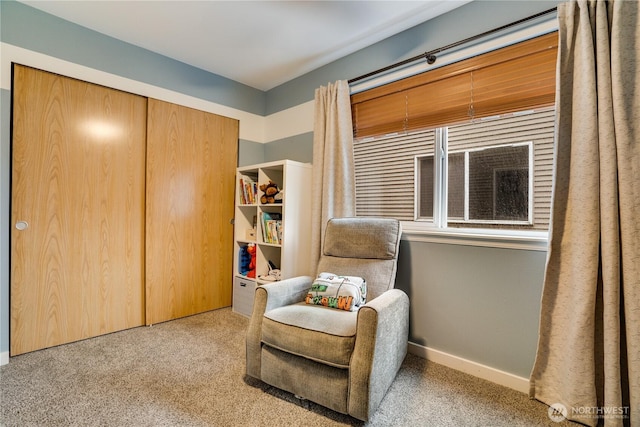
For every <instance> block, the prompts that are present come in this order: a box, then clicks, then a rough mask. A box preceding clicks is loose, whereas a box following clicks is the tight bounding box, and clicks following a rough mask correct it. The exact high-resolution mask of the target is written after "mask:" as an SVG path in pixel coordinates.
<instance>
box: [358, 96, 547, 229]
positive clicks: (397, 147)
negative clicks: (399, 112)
mask: <svg viewBox="0 0 640 427" xmlns="http://www.w3.org/2000/svg"><path fill="white" fill-rule="evenodd" d="M554 122H555V110H554V109H553V108H546V109H540V110H536V111H527V112H520V113H517V114H509V115H504V116H500V117H492V118H490V119H485V120H478V121H474V122H471V123H464V124H459V125H454V126H448V127H443V128H437V129H430V130H426V131H418V132H413V133H410V134H406V135H392V136H383V137H378V138H362V139H357V140H355V141H354V157H355V164H356V208H357V214H358V215H359V216H387V217H394V218H398V219H400V220H404V221H414V220H415V221H420V222H425V223H429V224H433V225H436V226H441V227H465V228H466V227H483V228H508V229H524V230H547V228H548V225H549V217H550V207H551V179H552V169H553V140H554V139H553V138H554ZM438 147H443V149H439V148H438ZM436 159H442V161H443V162H442V164H443V165H444V164H446V166H445V167H442V168H439V167H438V163H437V162H436ZM444 176H446V179H444V178H440V177H444ZM445 195H446V196H445ZM438 212H444V213H443V214H441V216H440V217H438Z"/></svg>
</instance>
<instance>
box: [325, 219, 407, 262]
mask: <svg viewBox="0 0 640 427" xmlns="http://www.w3.org/2000/svg"><path fill="white" fill-rule="evenodd" d="M399 228H400V223H399V222H398V221H396V220H393V219H384V218H334V219H332V220H330V221H329V222H328V223H327V229H326V230H325V240H324V248H323V254H324V255H327V256H335V257H341V258H370V259H393V258H395V257H396V252H397V249H398V241H399V239H400V230H399Z"/></svg>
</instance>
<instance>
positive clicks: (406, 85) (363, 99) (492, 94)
mask: <svg viewBox="0 0 640 427" xmlns="http://www.w3.org/2000/svg"><path fill="white" fill-rule="evenodd" d="M557 49H558V35H557V32H553V33H550V34H546V35H543V36H540V37H536V38H534V39H531V40H527V41H524V42H521V43H518V44H515V45H512V46H507V47H505V48H502V49H498V50H495V51H492V52H489V53H485V54H483V55H479V56H476V57H473V58H469V59H466V60H463V61H459V62H456V63H454V64H450V65H446V66H443V67H440V68H437V69H435V70H431V71H428V72H425V73H422V74H418V75H416V76H412V77H408V78H406V79H403V80H400V81H397V82H393V83H389V84H387V85H384V86H380V87H377V88H373V89H370V90H367V91H364V92H360V93H357V94H354V95H352V96H351V111H352V115H353V125H354V136H355V137H356V138H361V137H367V136H379V135H385V134H389V133H393V132H408V131H414V130H420V129H426V128H430V127H436V126H443V125H449V124H453V123H460V122H464V121H467V120H470V119H474V118H482V117H488V116H493V115H498V114H503V113H507V112H513V111H519V110H526V109H535V108H540V107H546V106H552V105H553V104H554V102H555V76H556V56H557Z"/></svg>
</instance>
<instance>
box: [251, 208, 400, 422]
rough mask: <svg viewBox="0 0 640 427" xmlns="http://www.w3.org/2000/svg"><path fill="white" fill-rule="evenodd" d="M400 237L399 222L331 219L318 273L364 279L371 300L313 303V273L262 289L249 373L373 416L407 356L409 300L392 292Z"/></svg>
mask: <svg viewBox="0 0 640 427" xmlns="http://www.w3.org/2000/svg"><path fill="white" fill-rule="evenodd" d="M400 236H401V227H400V222H399V221H397V220H393V219H382V218H364V217H363V218H340V219H332V220H330V221H329V222H328V224H327V227H326V232H325V240H324V247H323V250H322V255H321V258H320V260H319V264H318V274H319V273H321V272H329V273H334V274H337V275H345V276H359V277H364V278H365V279H366V282H367V302H366V304H365V305H363V306H361V307H360V309H359V310H358V311H344V310H338V309H335V308H328V307H323V306H318V305H310V304H306V303H305V297H306V296H307V293H308V292H309V290H310V288H311V284H312V281H313V279H314V278H313V277H308V276H305V277H296V278H291V279H286V280H282V281H280V282H275V283H270V284H267V285H264V286H258V287H257V289H256V293H255V300H254V305H253V314H252V316H251V320H250V323H249V328H248V331H247V338H246V358H247V360H246V369H247V375H249V376H251V377H254V378H257V379H260V380H262V381H264V382H265V383H267V384H270V385H272V386H274V387H277V388H280V389H283V390H286V391H288V392H291V393H293V394H295V395H297V396H298V397H302V398H304V399H308V400H310V401H313V402H316V403H318V404H320V405H322V406H325V407H328V408H330V409H333V410H334V411H337V412H341V413H344V414H349V415H351V416H353V417H355V418H358V419H360V420H363V421H366V420H368V419H369V417H370V416H371V415H373V413H374V412H375V410H376V409H377V407H378V405H379V404H380V402H381V401H382V399H383V397H384V396H385V394H386V392H387V390H388V388H389V386H390V385H391V383H392V382H393V380H394V378H395V376H396V374H397V372H398V370H399V369H400V365H401V364H402V361H403V360H404V358H405V356H406V353H407V340H408V332H409V298H408V297H407V295H406V294H405V293H404V292H402V291H401V290H399V289H393V287H394V282H395V276H396V268H397V257H398V248H399V244H400ZM316 277H317V275H316Z"/></svg>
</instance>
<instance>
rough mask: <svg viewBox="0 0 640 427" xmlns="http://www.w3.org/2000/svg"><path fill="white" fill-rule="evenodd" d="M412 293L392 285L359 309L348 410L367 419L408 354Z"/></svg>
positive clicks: (362, 418)
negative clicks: (408, 295)
mask: <svg viewBox="0 0 640 427" xmlns="http://www.w3.org/2000/svg"><path fill="white" fill-rule="evenodd" d="M408 339H409V297H407V294H405V293H404V292H403V291H401V290H400V289H390V290H388V291H386V292H384V293H382V295H380V296H378V297H377V298H375V299H373V300H371V301H369V302H368V303H366V304H365V305H364V306H362V307H360V310H359V311H358V325H357V331H356V343H355V347H354V350H353V356H352V358H351V363H350V367H349V370H350V387H349V389H350V392H349V414H350V415H351V416H353V417H355V418H358V419H361V420H368V419H369V416H370V415H371V414H373V412H374V411H375V410H376V408H377V407H378V405H379V404H380V402H381V401H382V398H383V397H384V395H385V394H386V392H387V389H388V388H389V386H390V385H391V383H392V382H393V380H394V378H395V376H396V374H397V372H398V370H399V369H400V365H401V364H402V361H403V360H404V358H405V356H406V354H407V344H408Z"/></svg>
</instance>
